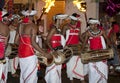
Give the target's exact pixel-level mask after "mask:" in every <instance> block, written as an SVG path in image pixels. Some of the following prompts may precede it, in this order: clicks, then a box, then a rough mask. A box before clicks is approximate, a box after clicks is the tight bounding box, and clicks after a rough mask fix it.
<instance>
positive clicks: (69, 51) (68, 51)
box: [63, 47, 73, 63]
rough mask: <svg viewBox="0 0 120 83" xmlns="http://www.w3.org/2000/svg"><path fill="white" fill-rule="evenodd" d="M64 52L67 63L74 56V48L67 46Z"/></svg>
mask: <svg viewBox="0 0 120 83" xmlns="http://www.w3.org/2000/svg"><path fill="white" fill-rule="evenodd" d="M63 53H64V55H65V61H64V63H66V62H68V61H69V60H70V58H71V57H72V56H73V50H72V48H70V47H65V48H64V50H63Z"/></svg>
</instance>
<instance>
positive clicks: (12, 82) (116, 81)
mask: <svg viewBox="0 0 120 83" xmlns="http://www.w3.org/2000/svg"><path fill="white" fill-rule="evenodd" d="M42 73H43V74H42V75H43V76H44V70H43V71H42ZM18 74H19V71H18ZM7 83H19V78H13V77H12V76H11V74H10V73H9V74H8V82H7ZM38 83H46V82H45V81H44V79H43V78H42V77H40V78H39V80H38ZM62 83H70V81H69V79H68V78H66V72H65V70H63V72H62ZM75 83H80V81H79V80H77V79H75ZM108 83H120V74H118V75H117V76H110V75H109V80H108Z"/></svg>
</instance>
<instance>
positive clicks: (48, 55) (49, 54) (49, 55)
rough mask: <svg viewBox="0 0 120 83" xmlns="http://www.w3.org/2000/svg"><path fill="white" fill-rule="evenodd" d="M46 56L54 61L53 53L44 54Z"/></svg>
mask: <svg viewBox="0 0 120 83" xmlns="http://www.w3.org/2000/svg"><path fill="white" fill-rule="evenodd" d="M44 56H45V57H46V58H47V59H53V56H52V55H51V53H44Z"/></svg>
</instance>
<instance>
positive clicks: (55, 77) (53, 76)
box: [45, 64, 62, 83]
mask: <svg viewBox="0 0 120 83" xmlns="http://www.w3.org/2000/svg"><path fill="white" fill-rule="evenodd" d="M61 67H62V65H55V64H53V65H51V66H50V67H47V68H46V74H45V80H46V83H61Z"/></svg>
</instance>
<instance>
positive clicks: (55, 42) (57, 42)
mask: <svg viewBox="0 0 120 83" xmlns="http://www.w3.org/2000/svg"><path fill="white" fill-rule="evenodd" d="M51 45H52V48H56V47H58V46H61V35H56V34H55V35H53V36H52V37H51Z"/></svg>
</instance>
